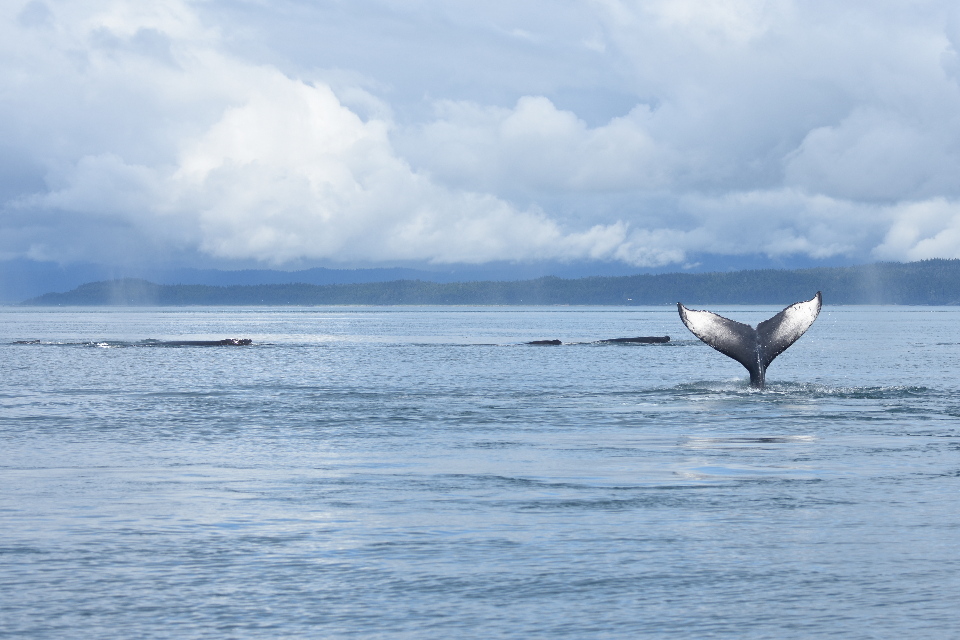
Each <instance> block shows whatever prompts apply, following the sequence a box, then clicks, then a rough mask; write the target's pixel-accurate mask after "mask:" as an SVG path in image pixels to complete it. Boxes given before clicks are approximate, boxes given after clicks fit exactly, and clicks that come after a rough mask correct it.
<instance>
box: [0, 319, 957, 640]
mask: <svg viewBox="0 0 960 640" xmlns="http://www.w3.org/2000/svg"><path fill="white" fill-rule="evenodd" d="M718 310H719V311H721V312H722V313H724V315H727V316H728V317H733V318H735V319H738V320H742V321H749V322H752V323H756V322H757V321H759V320H762V319H765V318H767V317H769V316H771V315H773V314H774V313H775V312H777V311H778V310H779V308H772V307H771V308H765V307H741V308H736V307H729V308H724V309H718ZM0 318H2V323H0V372H2V375H0V447H2V449H0V636H4V637H28V638H133V637H140V638H280V637H283V638H517V639H519V638H637V637H643V638H703V637H715V638H815V637H836V638H904V637H913V638H921V637H922V638H956V637H960V619H958V614H957V613H956V612H957V608H958V607H957V603H958V602H960V389H958V386H960V384H958V382H960V331H958V329H957V327H958V326H960V310H958V309H956V308H910V307H873V308H864V307H846V308H844V307H839V308H831V307H829V306H828V307H825V308H824V311H823V312H822V313H821V316H820V318H819V320H818V321H817V323H816V324H815V325H814V326H813V328H812V329H810V331H809V332H808V333H807V335H806V336H804V337H803V338H802V339H801V340H800V341H799V342H798V343H797V344H795V345H794V346H793V347H791V348H790V349H789V350H788V351H787V352H785V353H784V354H783V355H781V356H780V357H779V358H778V359H777V360H776V362H774V364H773V365H772V367H771V368H770V371H769V373H768V383H769V387H768V389H767V390H766V391H764V392H762V393H761V392H757V391H754V390H752V389H750V388H749V386H748V384H747V381H748V377H747V374H746V371H745V370H744V369H743V368H742V367H741V366H740V365H738V364H737V363H735V362H734V361H732V360H730V359H728V358H725V357H724V356H722V355H720V354H718V353H717V352H715V351H713V350H712V349H710V348H709V347H707V346H705V345H703V344H702V343H700V342H699V341H697V340H696V339H694V338H693V336H692V335H690V334H689V333H688V332H687V331H686V329H685V328H684V327H683V325H682V324H681V323H680V321H679V319H678V317H677V313H676V310H675V309H673V308H577V307H571V308H549V309H545V308H424V307H418V308H310V309H289V308H284V309H262V308H260V309H109V310H103V309H90V310H80V309H60V310H47V309H45V310H38V309H22V308H20V309H16V308H4V309H0ZM635 335H670V336H672V338H673V339H672V341H671V342H670V343H669V344H664V345H630V344H599V343H597V342H596V341H597V340H598V339H603V338H615V337H624V336H635ZM228 337H230V338H233V337H236V338H252V339H253V340H254V345H252V346H249V347H164V346H162V344H158V343H156V342H145V341H146V340H156V341H163V340H212V339H221V338H228ZM553 338H558V339H560V340H563V341H564V342H565V343H568V344H564V345H561V346H547V347H541V346H529V345H523V344H520V343H522V342H525V341H529V340H538V339H553ZM20 340H31V341H33V340H39V341H40V342H39V343H34V344H15V341H20Z"/></svg>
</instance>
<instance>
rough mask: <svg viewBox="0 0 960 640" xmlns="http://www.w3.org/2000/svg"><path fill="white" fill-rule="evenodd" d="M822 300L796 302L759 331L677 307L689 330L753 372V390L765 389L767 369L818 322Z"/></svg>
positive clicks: (715, 316) (693, 310)
mask: <svg viewBox="0 0 960 640" xmlns="http://www.w3.org/2000/svg"><path fill="white" fill-rule="evenodd" d="M821 306H822V296H821V295H820V292H819V291H817V295H815V296H813V298H811V299H810V300H806V301H803V302H796V303H794V304H792V305H790V306H789V307H787V308H786V309H784V310H783V311H781V312H780V313H778V314H777V315H775V316H773V317H772V318H770V319H769V320H764V321H763V322H761V323H760V324H758V325H757V327H756V328H753V327H751V326H750V325H748V324H743V323H742V322H736V321H734V320H730V319H729V318H724V317H723V316H719V315H717V314H715V313H711V312H710V311H698V310H696V309H688V308H686V307H685V306H683V304H681V303H679V302H678V303H677V310H678V311H679V312H680V319H681V320H683V324H685V325H686V327H687V329H690V331H691V332H692V333H693V335H695V336H697V337H698V338H700V339H701V340H703V341H704V342H706V343H707V344H708V345H710V346H711V347H713V348H714V349H716V350H717V351H719V352H720V353H722V354H723V355H725V356H729V357H731V358H733V359H734V360H736V361H737V362H739V363H740V364H742V365H743V366H744V367H746V369H747V371H749V372H750V386H752V387H756V388H758V389H763V386H764V383H765V379H766V373H767V367H769V366H770V363H771V362H773V359H774V358H776V357H777V356H778V355H780V354H781V353H783V352H784V351H786V350H787V348H788V347H789V346H790V345H792V344H793V343H794V342H796V341H797V340H798V339H799V338H800V336H802V335H803V334H804V333H805V332H806V330H807V329H809V328H810V326H811V325H812V324H813V322H814V320H816V319H817V315H819V313H820V307H821Z"/></svg>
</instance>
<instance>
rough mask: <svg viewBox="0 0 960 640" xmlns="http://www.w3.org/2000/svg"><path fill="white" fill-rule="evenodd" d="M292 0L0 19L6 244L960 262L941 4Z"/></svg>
mask: <svg viewBox="0 0 960 640" xmlns="http://www.w3.org/2000/svg"><path fill="white" fill-rule="evenodd" d="M278 1H279V2H280V5H279V9H278V10H270V11H267V10H266V9H264V8H263V7H261V6H260V5H258V4H256V3H248V4H239V5H238V4H235V3H234V4H228V3H224V2H220V1H219V0H207V1H205V2H197V3H193V2H188V1H187V0H160V1H158V2H155V3H148V4H143V3H133V2H130V1H128V0H91V1H89V2H84V3H80V2H74V1H64V2H57V3H51V2H45V1H44V0H33V1H32V2H29V3H26V2H25V3H23V4H20V5H19V6H17V5H16V3H8V5H7V6H5V7H3V8H0V58H2V61H3V64H0V91H2V95H3V96H4V99H3V100H2V101H0V167H2V168H4V169H5V170H4V171H2V172H0V256H5V257H14V256H32V257H34V258H38V259H55V260H58V261H61V262H69V261H76V260H104V261H111V260H113V261H129V260H163V259H164V257H165V256H171V255H175V256H182V255H186V254H191V253H193V254H195V255H198V256H208V257H210V258H212V259H218V260H225V261H244V260H246V261H249V260H253V261H258V262H262V263H264V264H270V265H284V264H299V263H302V262H303V261H310V260H325V261H328V262H329V261H332V262H341V263H375V262H388V261H432V262H437V263H445V262H471V263H482V262H486V261H494V260H496V261H502V260H507V261H537V260H613V261H622V262H626V263H628V264H633V265H637V266H663V265H670V264H675V265H683V264H685V263H686V262H687V261H688V260H689V259H690V256H693V255H700V254H704V253H707V254H716V255H748V254H749V255H752V254H764V255H768V256H771V257H777V258H785V259H789V258H790V257H791V256H806V257H808V258H812V259H814V260H819V259H829V258H836V257H844V258H847V259H871V258H883V259H914V258H917V257H955V256H957V255H958V249H957V247H958V240H957V238H958V231H957V229H958V227H960V224H958V218H957V215H956V213H955V210H956V206H957V205H956V203H957V202H958V201H960V170H958V169H960V118H957V116H956V114H957V113H960V85H958V79H960V73H958V71H957V70H958V69H960V62H958V60H960V57H958V54H957V43H958V37H957V34H958V33H960V17H958V16H960V13H958V12H957V11H956V10H955V9H953V8H952V5H951V4H949V3H947V2H945V1H943V2H941V1H939V0H926V3H925V5H924V6H925V7H926V9H925V10H924V11H916V10H914V9H912V8H908V7H905V6H901V5H899V4H898V3H879V4H877V3H866V2H853V3H844V4H843V5H837V4H835V3H826V2H811V3H796V2H791V1H788V0H774V1H761V0H708V1H706V2H687V0H670V1H669V2H668V1H666V0H663V1H660V0H644V1H640V0H582V1H579V2H572V3H565V4H564V5H563V7H562V8H556V5H555V4H553V3H547V2H545V1H541V0H535V1H534V2H532V3H529V4H524V5H523V6H522V7H518V6H517V5H515V3H512V4H511V3H506V2H500V1H494V2H491V3H488V4H485V5H483V6H479V5H476V4H475V3H466V2H462V3H461V2H456V3H452V4H450V3H439V2H435V1H433V0H428V1H425V2H420V3H413V4H411V3H398V2H393V1H390V0H357V3H352V4H351V5H350V6H349V7H341V8H340V9H338V10H334V9H333V8H331V7H330V6H327V5H323V4H321V5H317V4H314V3H306V2H300V1H298V0H278ZM908 9H909V10H908ZM308 36H309V37H308ZM319 36H323V37H319ZM611 96H612V97H611ZM605 101H607V102H609V104H605ZM614 103H615V104H617V105H619V106H618V107H617V111H616V112H612V110H611V109H612V108H611V107H610V105H612V104H614ZM7 167H9V168H10V170H6V168H7Z"/></svg>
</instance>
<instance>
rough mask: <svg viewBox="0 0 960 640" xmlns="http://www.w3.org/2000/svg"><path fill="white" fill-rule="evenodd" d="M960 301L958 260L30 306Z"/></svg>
mask: <svg viewBox="0 0 960 640" xmlns="http://www.w3.org/2000/svg"><path fill="white" fill-rule="evenodd" d="M817 291H822V292H823V298H824V303H825V304H842V305H861V304H900V305H957V304H960V260H940V259H935V260H923V261H920V262H909V263H895V262H883V263H876V264H870V265H860V266H853V267H819V268H813V269H795V270H788V269H782V270H781V269H761V270H748V271H730V272H714V273H666V274H653V275H648V274H643V275H634V276H618V277H600V276H597V277H589V278H578V279H562V278H557V277H552V276H550V277H544V278H537V279H534V280H521V281H507V282H502V281H482V282H454V283H436V282H425V281H422V280H396V281H392V282H372V283H359V284H333V285H312V284H270V285H234V286H210V285H181V284H169V285H164V284H155V283H152V282H148V281H146V280H138V279H122V280H109V281H102V282H91V283H88V284H84V285H82V286H80V287H77V288H76V289H74V290H72V291H68V292H65V293H47V294H44V295H42V296H39V297H37V298H32V299H30V300H26V301H24V302H22V303H21V304H22V305H28V306H196V305H203V306H231V305H237V306H258V305H265V306H286V305H294V306H312V305H628V306H630V305H637V306H640V305H644V306H646V305H667V304H675V303H676V302H678V301H679V302H683V303H684V304H687V305H691V304H692V305H697V304H789V303H792V302H795V301H797V300H804V299H809V298H810V297H811V296H813V294H814V293H816V292H817Z"/></svg>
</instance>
